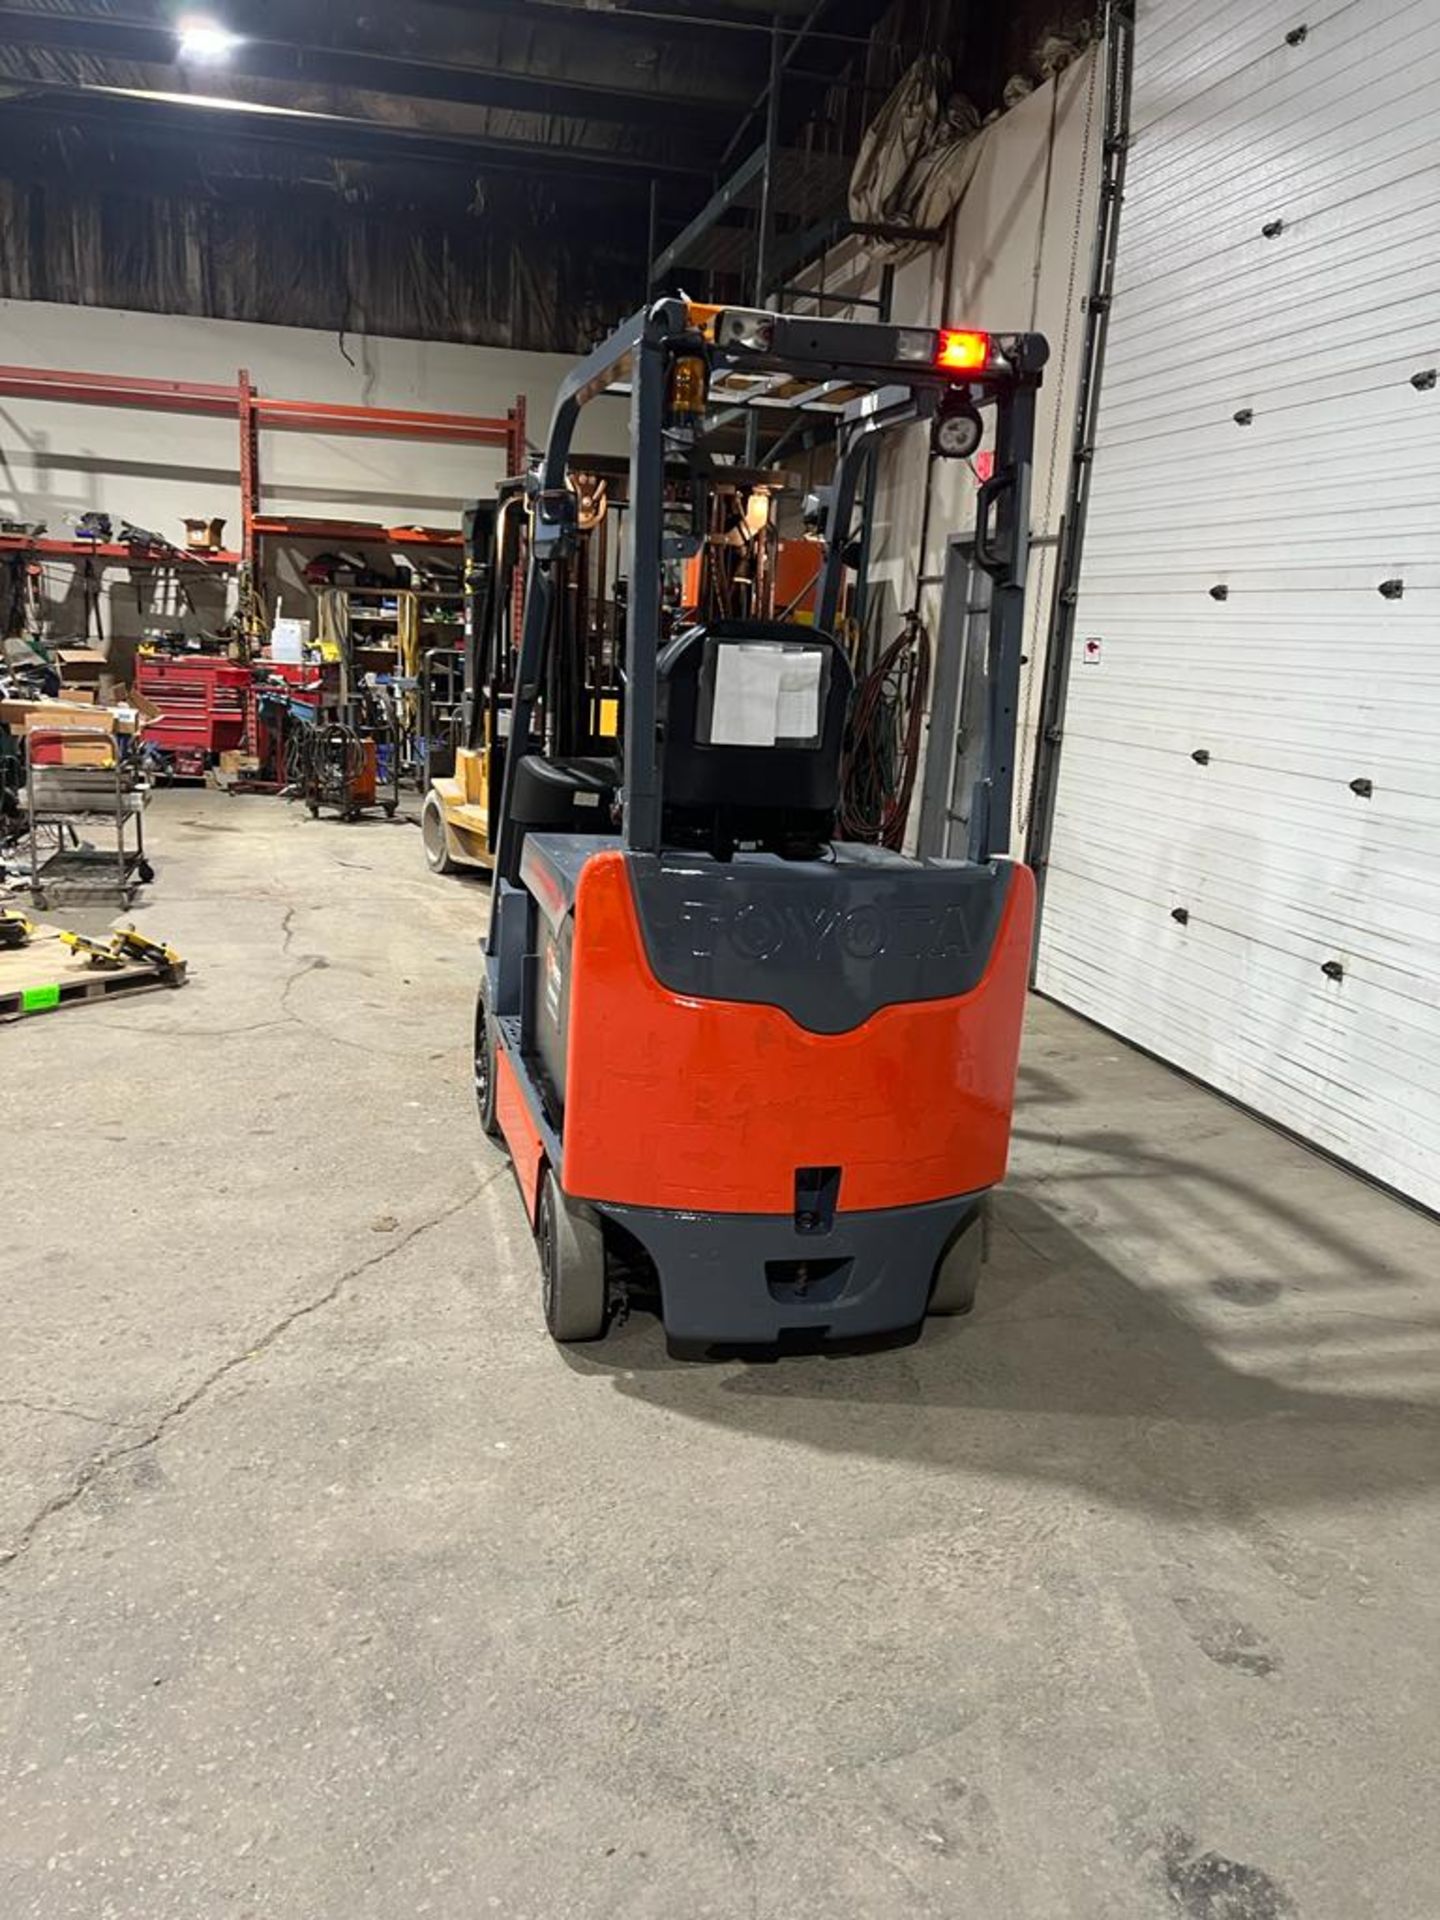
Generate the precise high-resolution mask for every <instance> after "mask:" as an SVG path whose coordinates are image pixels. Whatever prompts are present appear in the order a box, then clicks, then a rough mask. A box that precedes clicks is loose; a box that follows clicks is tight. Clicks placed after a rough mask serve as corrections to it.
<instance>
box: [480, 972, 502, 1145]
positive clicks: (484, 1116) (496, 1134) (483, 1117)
mask: <svg viewBox="0 0 1440 1920" xmlns="http://www.w3.org/2000/svg"><path fill="white" fill-rule="evenodd" d="M475 1104H476V1106H477V1107H478V1108H479V1109H480V1125H481V1126H482V1127H483V1128H484V1130H485V1132H486V1133H487V1134H488V1135H489V1136H490V1138H491V1139H492V1140H498V1139H499V1138H500V1122H499V1120H498V1119H497V1118H496V1117H495V1022H494V1021H493V1020H492V1019H491V1018H490V1010H489V1008H488V1007H487V1006H486V1005H485V996H484V994H483V993H482V994H481V995H480V996H479V998H478V999H477V1000H476V1002H475Z"/></svg>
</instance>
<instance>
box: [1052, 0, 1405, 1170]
mask: <svg viewBox="0 0 1440 1920" xmlns="http://www.w3.org/2000/svg"><path fill="white" fill-rule="evenodd" d="M1301 19H1303V15H1298V16H1297V14H1296V13H1295V11H1294V10H1293V9H1285V8H1278V7H1276V8H1272V7H1270V6H1269V5H1262V6H1260V7H1256V8H1254V9H1246V8H1241V7H1231V6H1229V5H1226V6H1224V7H1222V8H1220V9H1215V10H1210V11H1209V12H1207V11H1206V10H1205V9H1204V8H1203V7H1201V8H1195V7H1180V8H1177V7H1175V6H1168V5H1167V6H1159V7H1156V6H1143V5H1142V8H1141V11H1140V18H1139V25H1138V29H1137V64H1136V83H1135V101H1134V125H1135V128H1136V129H1137V138H1136V141H1135V144H1134V148H1133V151H1132V156H1131V168H1130V175H1129V181H1128V184H1127V197H1126V205H1125V211H1124V215H1123V218H1122V224H1121V239H1120V258H1119V262H1118V270H1117V280H1116V294H1115V301H1114V308H1113V313H1112V324H1111V330H1110V338H1109V345H1108V353H1107V362H1106V369H1105V378H1104V387H1103V397H1102V405H1101V413H1100V419H1099V422H1098V426H1097V432H1096V457H1095V464H1094V469H1093V478H1092V492H1091V500H1090V512H1089V520H1088V525H1087V530H1086V541H1085V553H1084V560H1083V565H1082V571H1081V579H1080V591H1079V595H1078V601H1077V607H1076V626H1075V635H1076V639H1075V646H1076V658H1075V660H1074V662H1073V663H1072V672H1071V684H1070V699H1069V707H1068V711H1067V715H1066V722H1065V738H1064V749H1063V757H1062V760H1061V774H1060V788H1059V801H1058V808H1057V815H1056V822H1055V832H1054V837H1053V841H1052V845H1051V848H1050V862H1049V866H1048V869H1047V873H1046V888H1045V907H1044V919H1043V925H1042V938H1041V947H1040V956H1039V963H1038V972H1037V978H1038V981H1039V984H1040V986H1041V987H1042V988H1043V989H1044V990H1045V991H1047V992H1050V993H1053V994H1054V995H1055V996H1056V997H1057V998H1058V999H1060V1000H1062V1001H1064V1002H1065V1003H1066V1004H1068V1005H1071V1006H1074V1007H1076V1008H1077V1009H1078V1010H1079V1011H1080V1012H1082V1013H1085V1014H1088V1015H1089V1016H1090V1017H1092V1018H1094V1019H1096V1020H1099V1021H1100V1022H1102V1023H1103V1024H1104V1025H1105V1026H1107V1027H1110V1028H1113V1029H1114V1030H1115V1031H1116V1032H1118V1033H1121V1034H1123V1035H1125V1036H1126V1037H1128V1038H1131V1039H1133V1040H1135V1041H1137V1042H1138V1043H1139V1044H1141V1045H1143V1046H1146V1047H1149V1048H1150V1049H1151V1050H1153V1051H1154V1052H1156V1053H1158V1054H1159V1055H1160V1056H1161V1057H1162V1058H1165V1059H1169V1060H1173V1061H1174V1062H1175V1063H1176V1064H1177V1065H1179V1066H1181V1067H1183V1068H1185V1069H1186V1070H1187V1071H1189V1072H1192V1073H1195V1074H1197V1075H1198V1076H1199V1077H1200V1078H1202V1079H1204V1080H1207V1081H1209V1082H1210V1083H1211V1084H1213V1085H1215V1086H1217V1087H1219V1088H1221V1089H1222V1090H1223V1091H1225V1092H1226V1093H1229V1094H1232V1095H1233V1096H1235V1097H1236V1098H1238V1099H1241V1100H1243V1101H1245V1102H1247V1103H1248V1104H1250V1105H1252V1106H1254V1107H1256V1108H1257V1109H1258V1110H1259V1111H1261V1112H1262V1113H1265V1114H1267V1115H1268V1116H1270V1117H1271V1118H1273V1119H1275V1120H1277V1121H1279V1122H1281V1123H1282V1124H1284V1125H1287V1126H1290V1127H1293V1128H1294V1129H1295V1130H1296V1131H1297V1132H1299V1133H1301V1134H1302V1135H1304V1136H1306V1137H1307V1138H1309V1139H1312V1140H1314V1141H1316V1142H1317V1143H1319V1144H1320V1145H1323V1146H1325V1147H1326V1148H1328V1149H1329V1150H1331V1151H1333V1152H1336V1153H1338V1154H1340V1155H1342V1156H1343V1157H1345V1158H1347V1159H1349V1160H1352V1161H1353V1162H1355V1163H1356V1164H1357V1165H1359V1166H1361V1167H1364V1168H1365V1169H1366V1170H1368V1171H1370V1172H1373V1173H1375V1174H1377V1175H1378V1176H1379V1177H1380V1178H1382V1179H1385V1180H1388V1181H1390V1182H1392V1183H1393V1184H1395V1185H1396V1186H1398V1187H1400V1188H1401V1189H1402V1190H1403V1191H1405V1192H1407V1193H1411V1194H1413V1195H1414V1196H1415V1197H1416V1198H1418V1199H1421V1200H1423V1201H1425V1202H1426V1203H1427V1204H1430V1205H1432V1206H1440V412H1437V410H1436V409H1437V404H1440V386H1437V389H1436V390H1431V391H1425V390H1423V382H1422V388H1421V389H1417V388H1416V387H1415V386H1414V385H1413V384H1412V376H1414V375H1416V374H1423V373H1424V371H1425V370H1426V369H1427V368H1430V367H1436V366H1440V194H1437V191H1436V189H1437V187H1440V114H1437V112H1436V109H1435V106H1434V101H1435V99H1436V98H1440V0H1417V3H1416V4H1411V5H1405V6H1402V7H1397V6H1395V5H1393V4H1385V3H1384V0H1359V3H1358V4H1354V5H1349V6H1342V7H1339V8H1337V9H1336V10H1335V11H1334V12H1333V13H1332V15H1331V17H1330V18H1328V19H1321V20H1318V21H1314V22H1310V23H1308V28H1309V30H1308V31H1307V34H1306V36H1305V38H1304V40H1303V41H1302V42H1301V43H1300V44H1299V45H1298V46H1296V47H1293V48H1292V47H1289V46H1287V45H1286V44H1285V39H1284V36H1285V33H1286V32H1288V31H1289V29H1290V28H1291V27H1292V26H1294V25H1298V24H1300V21H1301ZM1272 218H1279V219H1281V220H1283V222H1284V226H1283V228H1282V231H1281V233H1280V234H1279V235H1277V236H1276V237H1274V238H1273V239H1271V240H1268V241H1267V240H1263V239H1261V237H1260V235H1259V227H1260V225H1262V224H1263V223H1264V221H1265V220H1267V219H1272ZM1244 409H1249V419H1248V422H1247V423H1245V424H1240V425H1237V423H1236V421H1235V419H1234V415H1235V414H1236V413H1237V412H1238V411H1241V410H1244ZM1391 580H1400V581H1403V593H1402V596H1401V597H1400V598H1398V599H1397V598H1390V597H1382V595H1381V594H1380V592H1379V588H1380V586H1381V583H1382V582H1386V581H1391ZM1221 585H1223V586H1224V588H1225V589H1226V590H1227V591H1226V593H1225V595H1224V597H1222V598H1221V599H1220V600H1216V599H1215V598H1213V597H1212V594H1211V589H1212V588H1214V587H1216V586H1221ZM1097 642H1098V645H1096V644H1095V643H1097ZM1196 751H1200V752H1202V753H1203V754H1205V755H1208V763H1207V764H1204V765H1201V764H1197V763H1196V761H1195V760H1194V759H1193V758H1192V755H1193V754H1194V753H1195V752H1196ZM1352 781H1361V782H1368V783H1369V784H1368V786H1362V788H1361V791H1359V792H1356V791H1354V790H1352V787H1351V782H1352ZM1177 910H1179V912H1180V916H1181V917H1180V919H1179V920H1176V919H1175V918H1174V917H1172V916H1173V915H1174V914H1175V912H1176V911H1177Z"/></svg>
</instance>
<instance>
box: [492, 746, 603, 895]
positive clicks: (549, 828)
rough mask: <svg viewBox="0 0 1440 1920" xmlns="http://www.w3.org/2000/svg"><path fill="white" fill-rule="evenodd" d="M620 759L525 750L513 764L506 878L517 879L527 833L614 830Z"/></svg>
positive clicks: (514, 880)
mask: <svg viewBox="0 0 1440 1920" xmlns="http://www.w3.org/2000/svg"><path fill="white" fill-rule="evenodd" d="M620 778H621V775H620V762H619V760H618V758H615V757H614V756H611V755H605V754H581V755H575V756H569V757H565V758H555V759H547V758H546V756H545V755H544V754H542V753H527V754H525V755H523V756H522V758H521V759H520V760H519V761H518V762H517V763H516V767H515V790H514V794H513V796H512V799H511V803H510V812H511V818H512V819H513V820H514V822H515V824H516V826H517V827H518V828H519V829H520V831H519V832H518V833H517V834H516V835H515V846H514V850H513V853H512V855H511V860H510V867H509V871H507V872H506V874H505V876H504V877H505V878H506V879H507V880H509V881H511V882H512V883H513V882H516V881H518V880H519V878H520V852H521V848H522V846H523V844H524V839H525V835H526V834H527V833H610V832H612V831H613V829H614V810H615V796H616V794H617V793H618V791H619V788H620Z"/></svg>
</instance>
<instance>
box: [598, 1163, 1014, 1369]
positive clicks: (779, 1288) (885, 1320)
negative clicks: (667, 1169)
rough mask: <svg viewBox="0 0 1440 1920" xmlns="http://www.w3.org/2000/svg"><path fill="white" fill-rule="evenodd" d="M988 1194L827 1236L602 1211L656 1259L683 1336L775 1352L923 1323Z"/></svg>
mask: <svg viewBox="0 0 1440 1920" xmlns="http://www.w3.org/2000/svg"><path fill="white" fill-rule="evenodd" d="M982 1197H983V1196H982V1195H979V1194H966V1195H963V1196H961V1197H959V1198H957V1199H953V1200H941V1201H937V1202H935V1203H934V1204H933V1205H930V1206H921V1207H888V1208H885V1209H882V1210H881V1211H878V1212H874V1213H850V1214H846V1213H839V1214H837V1215H836V1216H835V1220H834V1224H833V1225H832V1226H831V1228H830V1230H829V1231H828V1232H827V1233H801V1232H798V1231H797V1229H796V1227H795V1223H794V1221H793V1219H792V1218H790V1216H788V1215H779V1214H767V1213H759V1214H751V1213H670V1212H664V1211H661V1210H659V1209H657V1208H650V1207H620V1206H610V1205H603V1206H601V1207H599V1209H598V1211H599V1212H601V1213H602V1214H604V1215H605V1217H606V1218H607V1219H611V1220H614V1221H616V1222H617V1223H618V1224H619V1225H620V1226H622V1227H624V1228H625V1229H626V1231H627V1232H629V1233H632V1234H633V1235H634V1236H635V1238H636V1239H637V1240H638V1241H639V1242H640V1244H641V1246H642V1247H644V1249H645V1251H646V1252H647V1253H648V1254H649V1255H650V1257H651V1259H652V1260H653V1261H654V1263H655V1267H656V1270H657V1272H658V1274H659V1276H660V1294H661V1310H662V1313H663V1315H664V1320H665V1330H666V1332H667V1333H668V1334H670V1336H671V1337H672V1338H673V1339H676V1340H686V1341H695V1342H707V1343H726V1344H728V1343H730V1342H735V1343H737V1344H749V1343H751V1342H755V1343H763V1344H769V1343H773V1342H775V1341H778V1340H780V1339H781V1338H782V1337H783V1336H785V1335H792V1334H797V1333H804V1334H809V1335H810V1336H812V1337H818V1338H822V1339H829V1340H852V1339H861V1338H864V1337H866V1336H868V1335H872V1334H881V1333H893V1332H897V1331H899V1330H900V1329H902V1328H906V1327H914V1326H917V1325H918V1324H919V1322H920V1321H921V1320H922V1319H923V1318H924V1316H925V1307H926V1302H927V1301H928V1299H929V1297H930V1287H931V1282H932V1281H933V1280H934V1278H935V1269H936V1266H937V1264H938V1262H939V1260H940V1257H941V1255H942V1254H943V1253H944V1251H945V1249H946V1247H947V1246H948V1245H949V1244H950V1242H951V1240H952V1238H953V1237H954V1236H955V1235H956V1234H957V1233H959V1232H960V1230H961V1229H962V1228H963V1227H964V1226H965V1224H966V1222H967V1221H968V1220H969V1219H970V1218H971V1216H972V1215H973V1213H974V1212H975V1209H976V1207H977V1206H978V1204H979V1202H980V1200H981V1198H982Z"/></svg>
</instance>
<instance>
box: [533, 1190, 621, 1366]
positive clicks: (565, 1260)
mask: <svg viewBox="0 0 1440 1920" xmlns="http://www.w3.org/2000/svg"><path fill="white" fill-rule="evenodd" d="M535 1239H536V1243H537V1245H538V1247H539V1251H540V1284H541V1297H542V1299H543V1301H544V1306H545V1324H546V1326H547V1327H548V1328H549V1329H550V1333H551V1336H552V1338H554V1339H556V1340H561V1341H565V1342H567V1343H568V1342H569V1341H572V1340H598V1339H599V1338H600V1336H601V1334H602V1333H604V1331H605V1239H604V1236H603V1234H602V1233H601V1231H600V1223H599V1222H598V1221H597V1220H596V1219H595V1218H594V1216H593V1215H591V1214H590V1213H588V1212H586V1211H584V1210H583V1209H581V1208H579V1207H571V1206H569V1205H568V1204H567V1203H566V1200H565V1196H564V1194H563V1193H561V1191H560V1183H559V1181H558V1180H557V1179H556V1178H555V1176H554V1174H553V1173H552V1172H551V1171H550V1169H549V1167H547V1168H546V1169H545V1172H544V1174H543V1175H542V1177H541V1181H540V1205H539V1207H538V1209H537V1219H536V1222H535Z"/></svg>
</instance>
